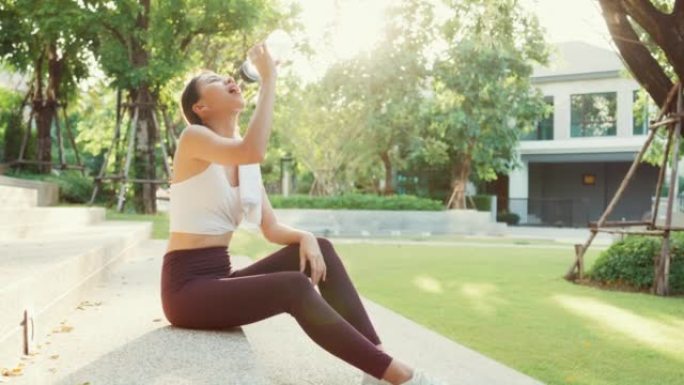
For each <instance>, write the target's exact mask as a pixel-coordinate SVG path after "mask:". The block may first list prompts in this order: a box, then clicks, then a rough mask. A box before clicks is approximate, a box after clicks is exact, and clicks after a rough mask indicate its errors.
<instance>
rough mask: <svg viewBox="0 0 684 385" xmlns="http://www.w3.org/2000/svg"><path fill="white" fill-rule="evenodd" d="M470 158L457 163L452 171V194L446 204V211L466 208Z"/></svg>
mask: <svg viewBox="0 0 684 385" xmlns="http://www.w3.org/2000/svg"><path fill="white" fill-rule="evenodd" d="M470 167H471V160H470V157H466V158H464V159H463V160H462V161H461V162H459V163H457V164H456V165H455V166H454V168H453V169H452V174H451V178H452V182H451V186H452V192H451V197H450V199H449V201H448V202H447V209H451V208H455V209H465V208H466V200H465V198H466V187H467V185H468V179H470Z"/></svg>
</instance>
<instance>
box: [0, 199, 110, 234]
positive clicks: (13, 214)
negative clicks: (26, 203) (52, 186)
mask: <svg viewBox="0 0 684 385" xmlns="http://www.w3.org/2000/svg"><path fill="white" fill-rule="evenodd" d="M105 216H106V209H105V208H104V207H98V206H92V207H87V206H54V207H12V208H5V207H3V208H0V240H14V239H28V238H34V237H40V236H42V235H43V234H45V233H49V232H54V231H60V232H67V231H78V230H79V228H81V227H83V226H88V225H92V224H96V223H100V222H102V221H104V220H105Z"/></svg>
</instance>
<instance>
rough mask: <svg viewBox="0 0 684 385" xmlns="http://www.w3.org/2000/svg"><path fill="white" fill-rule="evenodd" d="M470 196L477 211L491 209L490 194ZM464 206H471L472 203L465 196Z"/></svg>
mask: <svg viewBox="0 0 684 385" xmlns="http://www.w3.org/2000/svg"><path fill="white" fill-rule="evenodd" d="M471 197H472V198H473V201H474V202H475V209H477V210H478V211H489V210H490V209H491V207H492V198H491V197H492V196H491V195H472V196H471ZM466 207H468V208H472V203H470V199H469V198H468V197H466Z"/></svg>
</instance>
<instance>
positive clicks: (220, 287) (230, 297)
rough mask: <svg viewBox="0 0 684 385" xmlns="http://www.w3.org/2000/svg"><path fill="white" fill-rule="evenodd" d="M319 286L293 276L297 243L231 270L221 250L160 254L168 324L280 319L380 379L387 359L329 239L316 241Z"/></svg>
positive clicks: (214, 325) (207, 325)
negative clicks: (322, 270)
mask: <svg viewBox="0 0 684 385" xmlns="http://www.w3.org/2000/svg"><path fill="white" fill-rule="evenodd" d="M316 239H317V240H318V244H319V246H320V248H321V252H322V254H323V258H324V261H325V265H326V280H325V281H323V280H322V279H320V280H319V282H318V289H319V290H320V294H319V292H318V291H316V289H315V287H314V285H313V284H312V282H311V281H310V279H309V278H310V277H311V267H310V264H309V262H308V261H307V263H306V269H305V270H304V273H302V272H301V271H299V243H292V244H289V245H287V246H284V247H282V248H281V249H279V250H277V251H275V252H273V253H271V254H269V255H268V256H266V257H264V258H261V259H259V260H257V261H255V262H253V263H252V264H250V265H249V266H246V267H244V268H242V269H237V270H232V268H231V264H230V253H229V252H228V249H227V248H226V247H225V246H210V247H202V248H196V249H176V250H171V251H169V252H167V253H166V254H164V260H163V265H162V273H161V300H162V307H163V310H164V314H165V316H166V318H167V319H168V321H169V322H170V323H171V324H172V325H174V326H179V327H185V328H192V329H223V328H230V327H235V326H240V325H245V324H249V323H252V322H256V321H259V320H262V319H264V318H267V317H271V316H273V315H276V314H280V313H283V312H287V313H289V314H290V315H292V316H293V317H294V318H295V320H296V321H297V323H299V325H300V326H301V327H302V329H303V330H304V332H305V333H306V334H307V335H309V337H311V339H313V341H314V342H316V343H317V344H318V345H320V346H321V347H322V348H323V349H325V350H327V351H328V352H330V353H332V354H334V355H335V356H337V357H339V358H340V359H342V360H344V361H346V362H348V363H349V364H351V365H353V366H355V367H357V368H359V369H361V370H363V371H364V372H366V373H368V374H370V375H372V376H374V377H375V378H378V379H379V378H382V376H383V374H384V373H385V370H386V369H387V367H388V366H389V364H390V362H391V361H392V357H391V356H389V355H388V354H386V353H385V352H383V351H382V350H380V349H379V348H378V347H377V346H376V345H378V344H380V338H379V337H378V335H377V333H376V332H375V330H374V328H373V325H372V324H371V321H370V319H369V318H368V314H367V313H366V310H365V309H364V307H363V304H362V303H361V299H360V298H359V295H358V293H357V291H356V289H355V287H354V285H353V284H352V281H351V280H350V278H349V275H348V274H347V271H346V269H345V267H344V265H343V263H342V260H341V259H340V257H339V256H338V255H337V252H336V250H335V248H334V247H333V245H332V243H331V242H330V240H328V239H327V238H324V237H317V238H316Z"/></svg>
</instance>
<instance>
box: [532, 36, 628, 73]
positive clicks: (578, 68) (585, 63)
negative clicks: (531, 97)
mask: <svg viewBox="0 0 684 385" xmlns="http://www.w3.org/2000/svg"><path fill="white" fill-rule="evenodd" d="M624 69H625V66H624V64H623V63H622V60H621V59H620V57H619V56H618V55H617V54H616V53H615V52H613V51H611V50H609V49H605V48H601V47H597V46H595V45H592V44H589V43H585V42H583V41H566V42H560V43H555V44H553V45H552V48H551V54H550V55H549V64H548V65H547V66H541V65H535V66H534V71H533V73H532V79H533V81H535V82H544V81H559V80H579V79H595V78H606V77H618V76H620V71H622V70H624Z"/></svg>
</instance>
